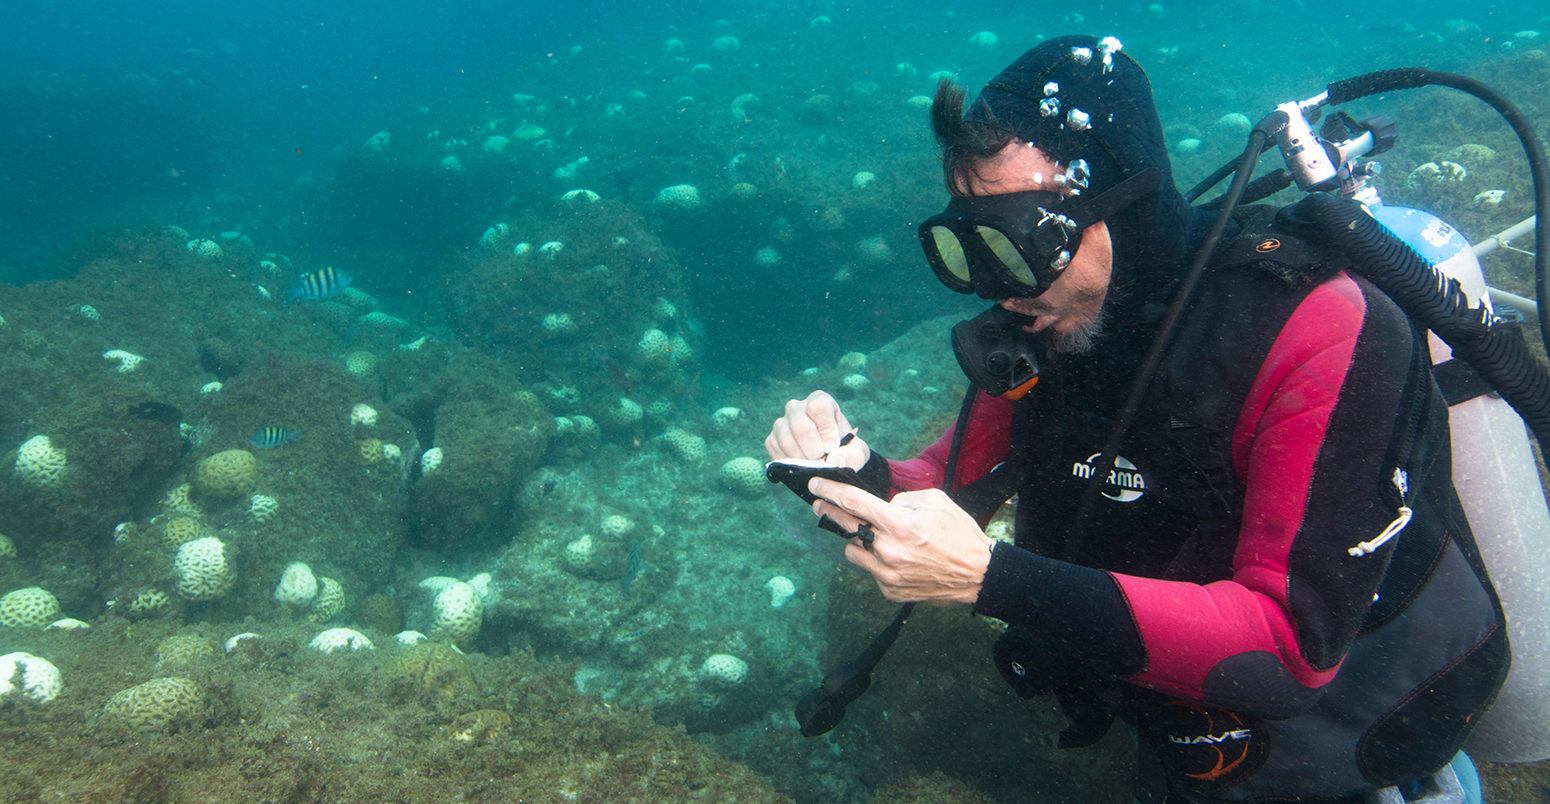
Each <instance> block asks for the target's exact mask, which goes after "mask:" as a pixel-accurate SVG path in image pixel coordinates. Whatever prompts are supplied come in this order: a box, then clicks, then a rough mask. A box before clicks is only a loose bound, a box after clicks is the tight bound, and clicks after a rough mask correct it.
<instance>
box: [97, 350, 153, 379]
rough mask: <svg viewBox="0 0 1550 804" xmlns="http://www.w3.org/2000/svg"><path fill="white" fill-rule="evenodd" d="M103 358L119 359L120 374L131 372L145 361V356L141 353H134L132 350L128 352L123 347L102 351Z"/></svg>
mask: <svg viewBox="0 0 1550 804" xmlns="http://www.w3.org/2000/svg"><path fill="white" fill-rule="evenodd" d="M102 358H103V359H104V360H117V361H118V373H120V374H128V373H129V372H131V371H134V370H135V369H137V368H139V367H140V364H141V363H142V362H144V361H145V358H143V357H141V356H140V355H137V354H134V353H132V352H126V351H124V350H123V349H109V350H108V351H106V352H103V353H102Z"/></svg>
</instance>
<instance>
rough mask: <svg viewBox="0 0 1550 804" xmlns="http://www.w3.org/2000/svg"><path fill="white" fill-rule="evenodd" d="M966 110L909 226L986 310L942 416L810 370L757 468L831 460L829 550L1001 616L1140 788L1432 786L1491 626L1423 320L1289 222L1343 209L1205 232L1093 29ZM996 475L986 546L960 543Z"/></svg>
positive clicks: (929, 597) (964, 332)
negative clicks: (858, 393)
mask: <svg viewBox="0 0 1550 804" xmlns="http://www.w3.org/2000/svg"><path fill="white" fill-rule="evenodd" d="M964 100H965V95H964V91H963V90H962V89H961V88H960V87H957V86H956V85H953V84H951V83H949V82H943V84H941V85H940V86H939V87H938V90H937V93H936V97H935V101H934V104H933V108H932V124H933V128H934V130H935V134H936V137H937V140H938V142H939V143H940V145H941V149H942V154H943V167H944V171H945V178H946V184H947V188H948V190H949V192H950V193H951V200H950V202H949V203H948V205H947V208H946V210H945V211H944V212H942V213H941V214H939V215H936V216H933V217H931V218H929V219H927V220H926V221H925V222H923V223H922V224H921V226H920V240H921V243H922V246H923V248H924V251H925V254H926V257H927V259H928V261H929V262H930V264H931V267H932V269H933V270H934V271H935V273H936V275H937V276H938V278H940V279H941V281H942V282H943V283H944V284H946V285H947V286H948V287H949V288H951V289H952V290H954V291H957V292H960V293H975V294H978V295H979V296H981V297H983V298H985V299H988V300H990V301H992V302H993V303H994V306H993V307H991V309H990V310H988V311H987V312H986V313H984V314H982V315H980V316H977V317H976V318H973V319H970V320H969V321H966V322H963V323H960V324H959V325H957V326H956V327H954V330H953V348H954V353H955V356H956V357H957V358H958V360H959V363H960V364H961V365H962V366H963V368H964V370H965V373H966V374H967V376H968V377H969V379H970V381H971V385H972V388H971V390H970V393H969V395H968V396H967V397H966V398H965V401H964V407H963V410H962V412H961V414H960V416H959V419H958V421H957V424H955V425H954V426H953V428H951V429H950V430H949V431H948V432H947V433H946V434H945V435H943V436H942V438H941V440H939V441H938V442H936V443H935V444H933V445H932V446H930V447H928V448H927V449H926V450H924V451H923V452H922V453H921V454H920V456H918V457H916V458H913V459H905V460H889V459H886V458H884V457H883V456H881V455H879V454H877V453H875V452H873V451H871V449H870V448H869V447H868V446H867V444H866V442H865V440H864V439H862V438H860V437H857V432H858V431H857V430H856V429H855V428H853V427H852V426H851V423H850V421H849V420H848V419H847V418H846V416H845V415H844V413H843V412H842V411H841V410H840V408H839V405H838V404H837V403H836V402H835V400H834V399H833V398H832V397H831V396H830V395H828V394H827V393H824V392H823V391H815V392H814V393H812V394H811V395H810V396H808V397H807V398H805V399H801V400H792V401H791V402H789V403H788V404H787V405H786V409H785V412H784V415H783V416H782V417H781V418H779V419H777V420H776V421H775V423H774V426H773V428H772V430H771V432H770V435H769V437H768V438H767V439H766V449H767V451H768V452H769V454H770V456H771V458H772V459H773V460H774V461H775V462H777V463H779V462H781V461H790V462H792V463H802V462H804V461H805V462H808V463H819V462H821V463H822V464H824V465H826V466H836V467H849V468H850V469H853V470H855V474H854V475H852V477H853V478H854V480H852V481H851V482H850V483H846V482H840V481H836V480H831V479H826V478H825V477H819V478H817V479H812V480H811V481H810V483H808V484H807V486H806V488H807V490H808V491H810V493H811V494H812V495H813V496H815V497H816V498H817V501H816V502H815V504H814V510H815V512H816V513H818V514H820V515H822V516H824V517H826V520H825V522H826V524H827V525H830V526H833V527H834V529H836V530H839V531H842V532H844V533H846V534H848V535H858V534H859V535H861V536H862V537H863V538H861V539H855V540H852V541H851V542H850V543H848V544H847V546H846V551H845V552H846V557H847V558H848V559H849V560H850V561H851V562H852V563H854V564H856V565H857V566H859V567H861V568H862V569H864V570H866V571H867V572H869V573H870V574H871V575H872V577H873V579H874V580H875V581H876V583H877V586H878V587H879V589H880V590H881V591H882V593H883V595H884V596H885V597H887V598H888V599H889V600H893V601H899V602H908V603H914V602H924V603H927V604H932V605H956V606H964V607H969V608H971V609H972V611H973V612H974V613H975V614H979V615H983V616H986V617H991V618H995V619H997V620H1000V621H1002V622H1004V623H1005V624H1006V625H1007V629H1006V631H1005V633H1004V635H1002V636H1001V637H1000V638H999V639H998V641H997V642H996V645H995V649H994V656H993V660H994V662H995V665H996V667H997V669H998V670H999V671H1000V672H1001V674H1002V675H1003V676H1004V677H1005V678H1006V680H1007V681H1008V682H1009V683H1010V684H1011V686H1012V688H1013V689H1014V691H1015V692H1016V693H1017V694H1018V695H1020V696H1022V697H1029V696H1033V695H1039V694H1043V693H1046V692H1054V693H1055V694H1056V695H1057V696H1058V697H1059V700H1060V702H1061V705H1062V707H1063V709H1064V710H1065V711H1066V713H1067V715H1068V717H1069V718H1070V719H1071V725H1070V727H1069V728H1068V729H1067V730H1066V731H1065V732H1064V733H1062V735H1061V744H1062V746H1080V745H1087V744H1091V743H1092V742H1094V741H1096V740H1097V739H1098V738H1099V737H1101V736H1102V734H1103V733H1104V731H1105V730H1106V729H1107V727H1108V725H1109V724H1110V722H1111V721H1112V719H1113V717H1114V716H1116V715H1118V716H1122V717H1124V718H1125V719H1127V720H1129V721H1132V722H1133V723H1134V724H1135V727H1136V731H1137V734H1138V740H1139V748H1138V751H1139V756H1138V781H1137V792H1136V798H1137V800H1138V801H1141V802H1225V801H1235V802H1236V801H1278V802H1290V801H1297V802H1362V801H1394V802H1400V801H1407V800H1457V801H1462V800H1464V799H1463V798H1462V796H1458V797H1455V798H1447V796H1448V795H1449V792H1448V789H1447V788H1448V787H1449V785H1450V784H1451V785H1452V786H1453V788H1455V789H1456V788H1457V784H1458V783H1457V778H1458V776H1467V775H1472V771H1473V768H1472V766H1469V765H1468V759H1467V758H1465V757H1463V755H1462V753H1461V749H1462V748H1463V746H1464V744H1465V741H1466V738H1467V737H1469V735H1470V732H1471V729H1472V728H1473V727H1474V725H1475V724H1476V723H1477V722H1478V721H1479V720H1480V718H1481V716H1482V715H1483V713H1485V712H1486V711H1487V709H1488V708H1489V707H1490V705H1491V704H1492V701H1493V699H1494V698H1495V696H1496V694H1497V691H1498V689H1499V688H1500V687H1501V685H1502V682H1503V679H1504V677H1505V676H1506V675H1507V671H1508V667H1509V645H1508V631H1507V627H1506V620H1505V618H1504V615H1503V609H1502V606H1501V604H1500V602H1499V601H1498V598H1497V594H1496V592H1495V590H1494V588H1493V586H1492V583H1491V580H1490V578H1489V577H1488V573H1487V571H1486V565H1485V562H1484V561H1483V560H1482V558H1481V554H1480V551H1479V549H1478V548H1477V545H1476V543H1475V539H1474V537H1473V536H1472V534H1471V530H1470V523H1469V521H1468V520H1467V519H1466V517H1465V513H1464V510H1463V508H1462V506H1461V503H1460V500H1459V495H1458V494H1457V493H1456V491H1455V487H1454V483H1453V479H1452V471H1451V460H1452V458H1451V454H1450V442H1449V413H1448V404H1447V402H1445V401H1444V397H1443V395H1442V392H1441V391H1440V390H1439V388H1438V384H1437V382H1436V380H1435V379H1434V376H1433V371H1432V361H1431V358H1430V356H1429V353H1428V348H1427V341H1426V335H1425V332H1424V329H1425V328H1424V327H1418V326H1416V325H1415V324H1413V323H1412V321H1411V319H1410V318H1409V317H1408V316H1407V314H1406V312H1405V311H1404V310H1402V309H1401V308H1400V306H1398V305H1397V304H1396V302H1395V301H1393V300H1391V298H1390V296H1389V295H1388V294H1386V293H1385V292H1383V291H1381V290H1379V289H1378V288H1377V287H1376V286H1375V285H1374V283H1373V282H1371V281H1369V280H1368V279H1366V278H1364V276H1363V275H1362V273H1361V272H1360V271H1358V270H1356V269H1357V268H1358V267H1360V266H1357V265H1356V264H1355V263H1354V258H1353V257H1352V255H1350V254H1346V253H1342V252H1341V251H1340V250H1339V249H1337V248H1333V247H1331V246H1330V245H1329V244H1328V243H1327V242H1326V241H1325V240H1324V239H1321V238H1319V237H1316V236H1313V235H1312V234H1310V233H1312V232H1314V231H1315V230H1316V229H1317V227H1316V226H1314V225H1312V224H1311V223H1310V221H1312V220H1314V219H1317V218H1319V217H1320V216H1322V215H1325V214H1326V212H1327V210H1326V209H1325V208H1324V207H1323V206H1320V205H1327V204H1349V205H1351V206H1353V207H1356V206H1357V205H1356V203H1355V202H1354V201H1349V200H1337V199H1333V198H1331V197H1329V196H1327V195H1325V196H1322V197H1317V196H1310V197H1309V199H1307V200H1305V201H1304V202H1301V203H1298V204H1294V205H1291V206H1288V207H1284V208H1281V209H1276V208H1273V207H1269V206H1264V205H1246V206H1241V207H1237V208H1236V209H1232V210H1230V214H1223V215H1222V216H1221V217H1220V220H1219V221H1218V223H1217V224H1214V225H1213V223H1212V219H1213V214H1212V212H1211V211H1209V210H1207V209H1204V208H1200V207H1193V206H1191V205H1190V204H1189V203H1188V202H1187V201H1186V199H1185V197H1184V195H1183V194H1181V193H1180V191H1179V190H1178V189H1176V187H1175V185H1174V182H1173V177H1172V173H1171V167H1170V165H1169V160H1168V155H1167V151H1166V147H1165V142H1164V138H1163V133H1162V128H1161V124H1160V122H1159V119H1158V115H1157V112H1156V109H1155V106H1154V103H1153V99H1152V91H1151V86H1150V83H1149V81H1148V79H1147V77H1146V75H1145V73H1144V72H1143V71H1142V69H1141V67H1140V66H1139V65H1137V64H1136V62H1135V61H1133V60H1132V59H1131V58H1130V57H1129V56H1128V55H1126V54H1125V53H1123V52H1122V50H1121V48H1120V45H1119V43H1118V41H1117V40H1114V39H1112V38H1105V39H1102V40H1099V39H1096V38H1093V37H1087V36H1066V37H1060V38H1056V39H1050V40H1047V41H1044V42H1042V43H1041V44H1039V45H1038V46H1036V47H1034V48H1033V49H1031V50H1029V51H1028V52H1027V53H1025V54H1023V55H1022V56H1021V57H1020V58H1018V59H1017V60H1016V61H1015V62H1013V63H1012V64H1011V65H1010V66H1009V67H1007V68H1006V69H1005V70H1004V71H1002V72H1001V73H1000V74H999V75H997V76H996V77H995V78H994V79H992V80H991V81H990V82H989V84H988V85H987V86H986V87H985V88H984V89H983V91H982V92H981V93H980V95H979V96H978V98H977V99H976V100H975V101H974V102H973V103H972V104H970V105H969V107H968V109H967V110H966V111H965V110H964V108H963V107H964ZM1256 156H1257V154H1256ZM1244 181H1245V182H1246V181H1247V177H1244ZM1192 258H1193V259H1195V260H1197V261H1198V262H1199V266H1200V267H1205V268H1206V270H1204V271H1203V272H1201V271H1199V270H1195V271H1193V273H1192V272H1190V271H1186V267H1187V266H1191V260H1192ZM1186 277H1198V280H1199V281H1198V287H1191V288H1189V289H1188V290H1187V291H1185V292H1182V293H1181V292H1180V291H1181V285H1183V284H1185V283H1186ZM1178 299H1184V300H1186V302H1187V303H1183V304H1180V303H1173V304H1170V302H1176V300H1178ZM1159 333H1163V334H1162V336H1159ZM1138 378H1140V379H1139V381H1138ZM772 465H773V464H772ZM771 477H772V479H774V475H773V474H772V476H771ZM867 489H870V490H871V491H868V490H867ZM873 492H875V493H873ZM1014 495H1015V497H1016V501H1017V508H1016V520H1015V528H1014V534H1015V544H1014V543H1006V542H999V541H996V540H993V539H991V538H989V537H988V536H987V535H986V533H985V531H984V525H985V524H986V523H987V522H988V521H989V519H990V517H991V516H992V515H993V514H994V513H995V511H996V510H997V509H998V508H999V507H1000V506H1001V505H1002V504H1003V503H1004V502H1005V501H1007V500H1008V499H1009V498H1011V497H1013V496H1014ZM907 609H908V606H906V608H905V610H904V611H901V616H900V619H899V620H898V621H896V622H895V625H894V627H893V629H892V633H893V634H896V633H897V627H898V625H900V624H901V623H902V619H903V617H904V616H907ZM880 639H882V638H881V637H880ZM891 639H892V635H891V634H890V635H889V636H888V637H887V639H886V640H885V641H891ZM876 647H877V646H876V644H874V648H876ZM882 647H883V649H886V644H884V645H883V646H882ZM872 652H873V654H874V655H873V656H872V658H871V659H870V661H871V663H872V664H875V662H876V658H877V657H878V656H880V654H881V651H880V650H873V651H872ZM826 685H829V680H827V679H826ZM859 686H860V689H864V688H865V679H863V680H862V683H860V684H859ZM855 694H856V695H859V694H860V693H859V690H857V691H856V692H855ZM851 697H852V698H853V697H854V696H851ZM842 713H843V704H841V705H840V707H839V713H838V714H835V715H833V716H832V718H831V721H830V722H828V723H826V725H823V726H819V727H815V728H813V729H811V730H809V728H808V724H807V723H806V722H804V723H803V729H804V733H806V734H816V733H821V732H822V731H823V730H826V729H827V728H832V726H833V724H834V723H835V722H837V721H838V717H839V714H842ZM802 714H803V713H802V709H801V707H799V718H800V717H801V716H802ZM1454 766H1456V767H1460V768H1464V767H1467V768H1468V772H1467V773H1465V772H1462V771H1461V772H1460V773H1459V774H1454V773H1452V772H1451V770H1450V768H1451V767H1454ZM1439 790H1441V791H1442V792H1439ZM1428 795H1436V796H1441V798H1434V799H1425V796H1428Z"/></svg>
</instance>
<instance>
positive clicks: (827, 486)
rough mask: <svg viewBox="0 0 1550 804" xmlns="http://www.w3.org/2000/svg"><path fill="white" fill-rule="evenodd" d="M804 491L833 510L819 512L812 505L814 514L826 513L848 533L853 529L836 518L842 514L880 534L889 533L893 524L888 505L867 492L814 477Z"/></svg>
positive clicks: (892, 515) (847, 523)
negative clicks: (844, 527)
mask: <svg viewBox="0 0 1550 804" xmlns="http://www.w3.org/2000/svg"><path fill="white" fill-rule="evenodd" d="M807 490H808V491H811V492H812V493H813V494H814V495H816V496H817V497H818V498H819V501H820V503H821V502H823V501H828V502H829V503H830V505H831V507H832V508H833V509H835V510H829V509H824V510H822V511H820V510H819V509H818V507H817V506H818V504H819V503H815V504H814V508H813V510H814V511H817V512H818V513H820V514H824V513H827V514H828V515H829V516H830V517H832V518H834V519H835V520H836V521H838V522H839V523H840V524H841V525H845V526H846V529H847V530H855V527H853V526H851V525H850V523H849V522H846V521H845V520H844V519H841V517H840V516H838V515H840V514H843V515H845V516H846V518H847V519H849V520H851V521H852V522H856V521H859V522H868V523H871V525H872V527H873V528H874V529H877V530H880V531H885V530H891V529H892V528H893V527H894V526H895V524H896V521H895V520H896V519H897V516H896V513H895V511H894V510H893V509H892V507H891V506H889V504H888V502H887V501H886V500H883V499H882V498H880V497H878V496H876V495H875V494H872V493H871V492H869V491H867V490H866V489H863V488H858V487H856V486H852V485H850V484H849V483H841V482H839V481H838V480H829V479H828V478H823V477H815V478H813V479H812V480H809V481H807Z"/></svg>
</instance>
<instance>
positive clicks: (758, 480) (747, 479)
mask: <svg viewBox="0 0 1550 804" xmlns="http://www.w3.org/2000/svg"><path fill="white" fill-rule="evenodd" d="M721 483H722V485H724V486H726V487H727V488H729V489H731V490H732V491H735V492H737V493H739V494H742V495H744V496H746V497H757V496H758V495H760V494H763V493H764V489H765V486H766V485H768V484H767V482H766V481H765V479H764V463H763V462H762V461H760V460H759V459H758V458H750V457H747V456H744V457H741V458H733V459H732V460H730V461H727V462H726V463H724V464H722V465H721Z"/></svg>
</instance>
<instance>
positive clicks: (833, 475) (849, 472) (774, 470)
mask: <svg viewBox="0 0 1550 804" xmlns="http://www.w3.org/2000/svg"><path fill="white" fill-rule="evenodd" d="M764 477H765V479H767V480H769V481H770V482H771V483H782V484H785V486H786V488H788V489H791V491H792V493H794V494H796V495H797V496H798V497H801V498H802V499H803V500H804V501H806V502H807V504H808V505H812V504H813V503H814V502H816V501H817V500H818V495H816V494H814V493H812V492H811V491H808V490H807V481H809V480H811V479H813V478H815V477H821V478H824V479H826V480H836V481H839V482H841V483H845V484H848V485H851V486H855V487H856V488H858V489H861V490H862V491H865V492H868V493H870V494H874V495H877V496H882V495H879V494H877V491H876V490H874V489H873V488H872V487H870V486H868V485H867V484H866V483H865V482H864V481H862V479H861V476H860V475H858V474H856V470H854V469H852V468H850V467H849V466H834V465H831V464H827V463H824V462H822V461H814V460H806V459H802V458H784V459H781V460H778V461H770V462H769V463H767V464H765V465H764ZM818 527H820V528H823V529H824V530H826V531H829V532H830V533H837V534H839V535H841V536H844V537H845V538H847V539H851V538H854V539H859V540H860V541H861V546H863V547H865V548H867V549H868V550H870V549H872V526H871V525H870V524H869V523H866V522H862V523H861V525H860V526H859V527H857V528H856V529H855V530H853V531H850V530H845V529H844V528H843V527H840V523H838V522H836V521H834V519H833V518H831V517H829V516H828V515H824V516H821V517H819V518H818Z"/></svg>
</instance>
